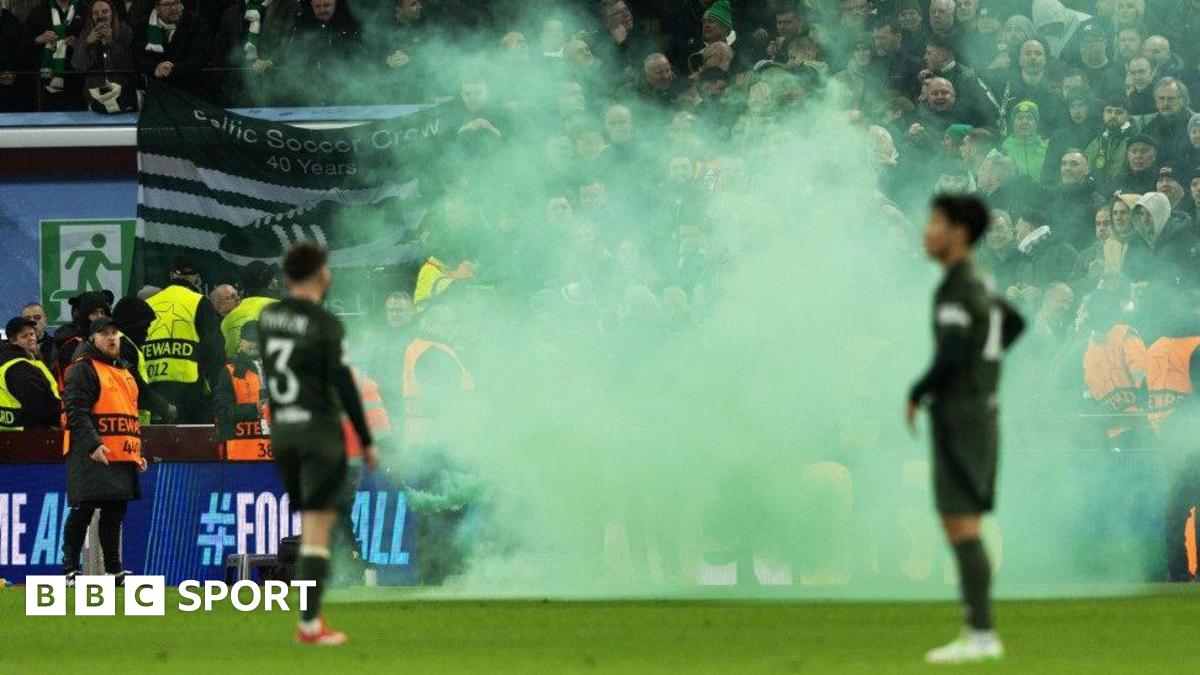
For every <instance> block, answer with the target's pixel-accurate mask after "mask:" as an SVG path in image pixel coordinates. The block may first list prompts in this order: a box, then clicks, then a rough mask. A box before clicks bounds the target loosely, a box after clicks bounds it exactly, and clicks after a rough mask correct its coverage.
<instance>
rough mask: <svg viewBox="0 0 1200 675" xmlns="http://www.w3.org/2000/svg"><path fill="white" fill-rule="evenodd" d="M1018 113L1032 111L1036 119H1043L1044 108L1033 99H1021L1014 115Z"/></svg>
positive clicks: (1014, 109)
mask: <svg viewBox="0 0 1200 675" xmlns="http://www.w3.org/2000/svg"><path fill="white" fill-rule="evenodd" d="M1017 113H1032V114H1033V119H1034V121H1041V119H1042V109H1041V108H1039V107H1038V104H1036V103H1034V102H1033V101H1021V102H1020V103H1018V104H1017V105H1016V107H1015V108H1013V115H1014V116H1015V115H1016V114H1017Z"/></svg>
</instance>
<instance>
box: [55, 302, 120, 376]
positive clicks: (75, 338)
mask: <svg viewBox="0 0 1200 675" xmlns="http://www.w3.org/2000/svg"><path fill="white" fill-rule="evenodd" d="M70 303H71V318H72V321H71V323H69V324H66V325H64V326H61V327H59V329H58V330H57V331H56V332H55V333H54V349H55V351H56V354H57V355H56V356H55V363H54V366H53V369H54V371H55V375H56V376H58V375H61V374H62V373H65V372H66V370H67V367H68V366H70V365H71V359H73V358H74V357H75V350H76V349H78V347H79V343H80V342H81V341H82V340H83V338H84V337H85V336H86V335H87V329H88V318H87V317H88V314H91V313H92V311H94V310H97V309H103V310H105V311H104V313H105V314H106V315H108V316H112V293H110V292H108V291H88V292H87V293H81V294H79V295H78V296H76V297H74V298H71V300H70ZM60 381H61V379H60Z"/></svg>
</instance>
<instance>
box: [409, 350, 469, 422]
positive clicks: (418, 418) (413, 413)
mask: <svg viewBox="0 0 1200 675" xmlns="http://www.w3.org/2000/svg"><path fill="white" fill-rule="evenodd" d="M430 349H436V350H438V351H440V352H442V353H444V354H445V355H446V356H449V357H450V358H452V359H454V362H455V363H456V364H458V370H459V373H460V374H461V377H460V380H459V383H460V386H461V387H462V391H463V392H464V393H467V392H471V391H474V390H475V381H474V380H472V379H471V374H470V373H468V372H467V368H466V366H464V365H463V364H462V361H460V360H459V358H458V354H456V353H455V352H454V350H453V349H451V348H450V347H449V346H447V345H444V344H442V343H440V342H430V341H429V340H424V339H421V338H416V339H415V340H413V341H412V342H411V343H409V345H408V349H406V350H404V382H403V393H404V441H405V443H409V444H412V443H429V442H433V441H435V440H437V439H434V438H432V437H431V434H430V420H429V417H428V414H427V412H426V411H425V409H424V406H423V405H422V399H423V398H424V396H423V394H422V390H421V382H420V380H419V379H418V378H417V361H419V360H420V359H421V356H422V355H424V354H425V353H426V352H427V351H429V350H430Z"/></svg>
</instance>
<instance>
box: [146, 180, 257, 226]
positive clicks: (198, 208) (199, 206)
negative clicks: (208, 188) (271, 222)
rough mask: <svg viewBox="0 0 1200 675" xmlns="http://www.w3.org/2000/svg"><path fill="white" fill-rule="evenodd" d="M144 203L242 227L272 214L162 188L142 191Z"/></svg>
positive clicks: (148, 205)
mask: <svg viewBox="0 0 1200 675" xmlns="http://www.w3.org/2000/svg"><path fill="white" fill-rule="evenodd" d="M142 205H143V206H146V207H149V208H153V209H163V210H165V211H178V212H180V213H187V214H190V215H193V216H203V217H205V218H215V219H217V220H222V221H225V222H227V223H230V224H231V225H237V226H238V227H242V226H244V225H248V224H250V223H252V222H254V221H256V220H258V219H259V218H266V217H267V216H269V215H272V214H271V212H270V211H263V210H262V209H252V208H248V207H245V206H230V205H229V204H222V203H221V202H219V201H217V200H216V199H213V198H212V197H204V196H201V195H198V194H193V193H191V192H178V191H176V190H164V189H162V188H145V189H144V190H143V191H142Z"/></svg>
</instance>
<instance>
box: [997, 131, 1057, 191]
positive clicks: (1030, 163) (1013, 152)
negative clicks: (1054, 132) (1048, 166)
mask: <svg viewBox="0 0 1200 675" xmlns="http://www.w3.org/2000/svg"><path fill="white" fill-rule="evenodd" d="M1049 147H1050V141H1047V140H1046V139H1044V138H1042V137H1041V136H1040V135H1037V136H1031V137H1029V138H1018V137H1016V136H1009V137H1008V138H1006V139H1004V142H1003V143H1001V144H1000V149H1001V150H1003V151H1004V154H1006V155H1008V156H1009V157H1011V158H1012V159H1013V161H1014V162H1016V163H1017V168H1018V169H1019V170H1020V172H1021V174H1022V175H1025V176H1029V177H1030V178H1032V179H1033V180H1041V178H1042V165H1043V164H1045V163H1046V151H1047V150H1048V149H1049Z"/></svg>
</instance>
